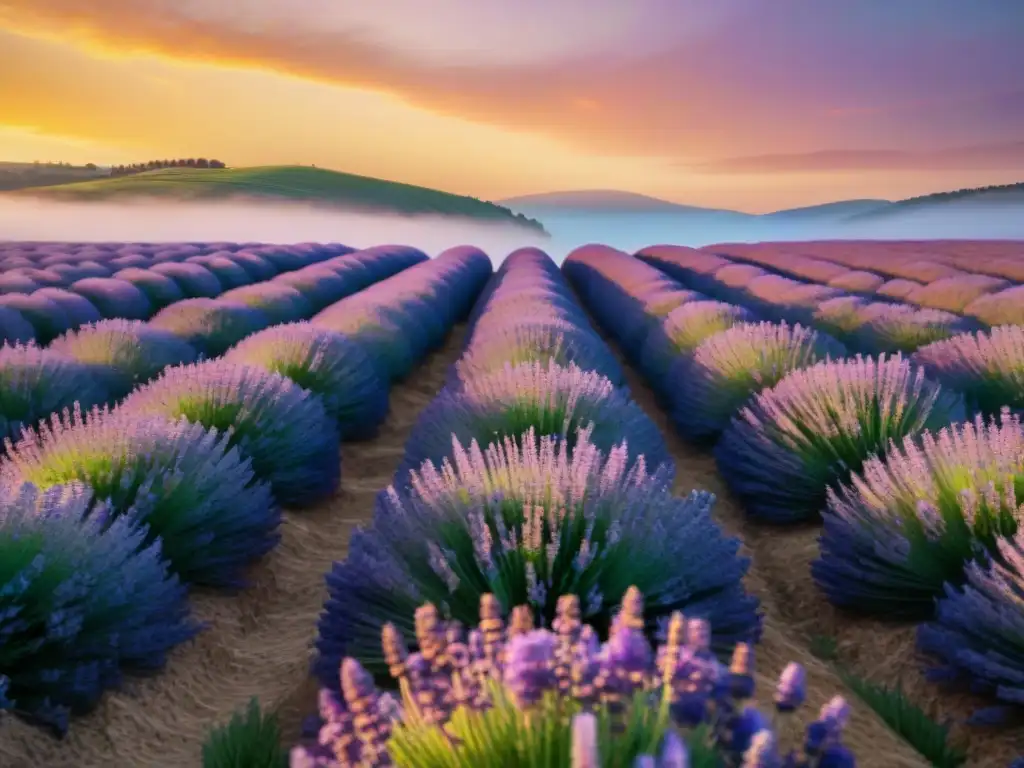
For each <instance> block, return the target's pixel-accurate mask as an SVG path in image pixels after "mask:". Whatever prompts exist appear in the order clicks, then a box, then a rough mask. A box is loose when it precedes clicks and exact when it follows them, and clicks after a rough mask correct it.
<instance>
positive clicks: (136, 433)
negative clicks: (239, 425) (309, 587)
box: [0, 408, 280, 587]
mask: <svg viewBox="0 0 1024 768" xmlns="http://www.w3.org/2000/svg"><path fill="white" fill-rule="evenodd" d="M22 482H30V483H34V484H35V485H37V486H39V487H40V488H43V489H45V488H49V487H51V486H53V485H57V484H60V483H71V482H80V483H84V484H86V485H88V486H89V487H90V488H92V490H93V492H94V494H95V496H96V498H97V499H103V500H105V501H106V502H108V503H109V504H110V508H111V509H110V516H112V517H113V516H125V517H128V518H130V519H133V520H136V521H137V522H139V523H140V524H145V525H146V526H147V531H146V538H145V542H146V544H147V545H149V544H150V543H152V542H154V541H155V540H156V539H157V537H160V539H161V540H162V547H161V550H162V556H163V557H164V558H165V559H166V560H167V561H168V562H169V563H170V565H171V569H172V570H173V571H174V572H175V573H177V574H179V575H180V576H181V578H182V579H183V580H184V581H187V582H198V583H204V584H212V585H223V586H229V587H233V586H237V585H241V584H244V580H243V578H242V574H243V571H244V569H245V567H246V566H247V565H248V564H249V563H250V562H251V561H253V560H255V559H257V558H258V557H261V556H262V555H264V554H265V553H266V552H268V551H270V549H272V548H273V547H274V545H276V544H277V541H278V533H277V528H278V525H279V523H280V511H279V510H278V508H277V507H276V506H275V505H274V503H273V499H272V497H271V495H270V489H269V488H268V487H267V486H266V485H264V484H262V483H257V482H256V481H255V478H254V477H253V473H252V469H251V467H250V465H249V462H248V461H247V460H243V459H242V458H241V457H240V456H239V454H238V452H237V451H236V450H234V449H233V448H230V446H229V441H228V437H227V436H226V435H220V434H218V433H216V432H212V431H207V430H206V429H204V428H203V427H202V426H200V425H198V424H189V423H188V422H187V421H184V420H182V421H176V422H175V421H167V420H164V419H160V418H156V419H153V418H139V417H138V416H137V415H135V414H131V413H125V412H123V411H120V410H119V411H114V412H111V411H106V410H105V411H99V410H94V411H92V412H91V413H90V414H89V415H88V416H87V417H85V416H83V415H82V413H81V411H80V410H79V409H78V408H76V409H75V411H74V413H71V414H69V413H68V412H67V411H65V412H64V415H63V417H58V416H53V417H52V418H51V420H50V421H49V423H47V422H43V423H42V424H41V425H40V426H39V429H38V431H34V432H27V433H25V436H24V437H23V439H22V440H20V441H19V442H18V443H17V445H16V446H11V445H10V443H9V442H8V457H7V459H6V460H5V461H4V462H3V463H2V464H0V485H2V486H6V487H16V486H18V485H20V484H21V483H22Z"/></svg>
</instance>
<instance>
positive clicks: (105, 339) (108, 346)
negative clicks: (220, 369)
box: [48, 320, 196, 410]
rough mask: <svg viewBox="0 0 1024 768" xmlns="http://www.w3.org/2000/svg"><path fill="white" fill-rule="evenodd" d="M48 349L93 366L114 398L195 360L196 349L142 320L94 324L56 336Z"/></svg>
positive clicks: (109, 321)
mask: <svg viewBox="0 0 1024 768" xmlns="http://www.w3.org/2000/svg"><path fill="white" fill-rule="evenodd" d="M48 349H50V350H51V351H53V352H59V353H61V354H64V355H67V356H68V357H71V358H74V359H75V360H77V361H78V362H80V363H84V364H86V365H88V366H90V367H91V368H92V369H93V371H94V372H95V374H96V376H97V377H98V378H100V379H102V380H103V382H104V384H105V385H106V387H107V390H108V393H109V395H110V398H111V399H114V400H120V399H121V398H122V397H124V396H125V395H127V394H128V393H129V392H131V391H132V390H133V389H134V388H135V387H137V386H140V385H142V384H145V383H146V382H148V381H150V380H151V379H153V378H154V377H156V376H157V375H158V374H159V373H161V372H162V371H163V369H164V368H167V367H168V366H172V365H180V364H182V363H191V362H194V361H195V359H196V351H195V349H193V348H192V346H191V345H189V344H188V343H187V342H184V341H182V340H181V339H180V338H178V337H177V336H175V335H174V334H173V333H171V332H170V331H164V330H161V329H159V328H154V327H152V326H150V325H149V324H147V323H144V322H142V321H140V320H102V321H100V322H98V323H92V324H90V325H86V326H84V327H82V328H79V329H78V330H77V331H71V332H70V333H67V334H65V335H64V336H62V337H60V338H59V339H56V340H55V341H54V342H53V343H52V344H50V346H49V347H48ZM90 405H92V404H91V403H90V404H88V405H86V406H85V407H86V408H88V407H89V406H90ZM54 410H57V409H54Z"/></svg>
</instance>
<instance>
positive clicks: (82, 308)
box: [34, 288, 103, 329]
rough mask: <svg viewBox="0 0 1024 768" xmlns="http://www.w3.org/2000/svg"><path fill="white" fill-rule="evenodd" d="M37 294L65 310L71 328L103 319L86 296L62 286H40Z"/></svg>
mask: <svg viewBox="0 0 1024 768" xmlns="http://www.w3.org/2000/svg"><path fill="white" fill-rule="evenodd" d="M34 295H35V296H38V297H40V298H46V299H49V300H50V301H52V302H53V303H54V304H56V305H57V306H59V307H60V308H61V309H62V310H64V314H65V315H66V316H67V318H68V327H69V328H72V329H74V328H78V327H79V326H82V325H85V324H86V323H98V322H99V321H100V320H102V319H103V315H102V314H101V313H100V311H99V310H98V309H96V306H95V305H94V304H93V303H92V302H91V301H89V300H88V299H87V298H85V297H84V296H79V295H78V294H77V293H72V292H71V291H65V290H64V289H62V288H40V289H39V290H38V291H36V292H35V294H34Z"/></svg>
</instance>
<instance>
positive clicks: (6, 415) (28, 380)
mask: <svg viewBox="0 0 1024 768" xmlns="http://www.w3.org/2000/svg"><path fill="white" fill-rule="evenodd" d="M109 395H110V392H109V389H108V387H107V386H106V383H105V381H104V379H103V378H102V377H101V376H100V375H99V373H98V372H97V371H96V370H94V369H93V368H92V367H90V366H89V365H87V364H85V363H82V362H79V361H77V360H75V359H74V358H73V357H69V356H67V355H64V354H61V353H60V352H58V351H53V350H50V349H40V348H39V347H37V346H35V345H34V344H28V345H22V344H18V345H16V346H13V347H12V346H7V345H6V344H5V345H4V346H3V347H0V440H17V438H18V436H19V435H20V434H21V431H22V430H23V429H31V428H32V427H34V426H36V424H38V423H39V421H40V420H42V419H45V418H47V417H48V416H50V414H53V413H59V412H60V411H62V410H64V409H66V408H70V407H72V406H73V405H74V404H75V403H79V404H80V405H81V406H82V407H83V408H86V409H88V408H92V407H93V406H94V405H102V404H103V403H105V402H106V400H107V398H108V397H109Z"/></svg>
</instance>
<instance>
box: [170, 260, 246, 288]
mask: <svg viewBox="0 0 1024 768" xmlns="http://www.w3.org/2000/svg"><path fill="white" fill-rule="evenodd" d="M185 263H186V264H198V265H199V266H201V267H203V268H204V269H208V270H210V272H211V273H213V275H214V277H216V278H217V282H219V283H220V284H221V287H222V288H224V290H225V291H227V290H230V289H232V288H241V287H242V286H243V285H249V284H250V283H252V282H253V279H252V278H251V277H250V276H249V273H248V272H246V271H245V269H243V268H242V267H241V266H240V265H239V264H236V263H235V262H234V261H232V260H231V259H229V258H226V257H225V256H216V255H214V254H207V255H206V256H192V257H190V258H189V259H188V260H187V261H186V262H185Z"/></svg>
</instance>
